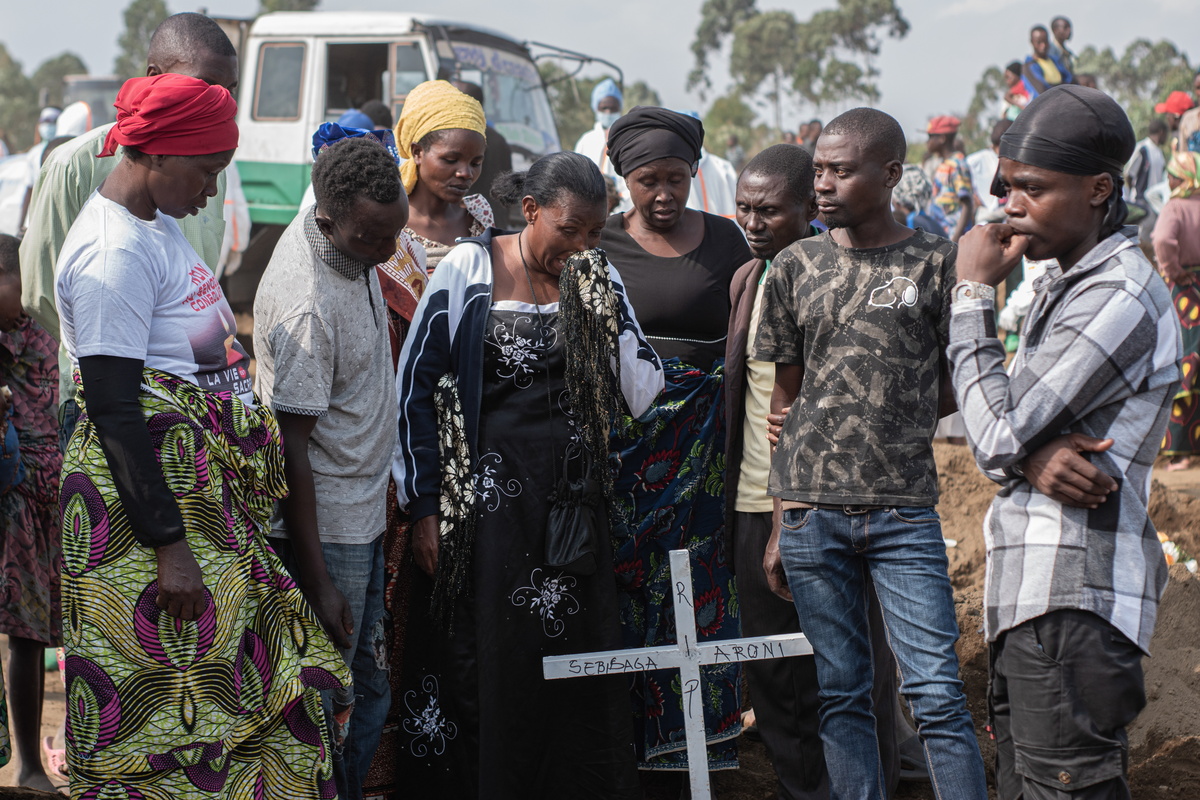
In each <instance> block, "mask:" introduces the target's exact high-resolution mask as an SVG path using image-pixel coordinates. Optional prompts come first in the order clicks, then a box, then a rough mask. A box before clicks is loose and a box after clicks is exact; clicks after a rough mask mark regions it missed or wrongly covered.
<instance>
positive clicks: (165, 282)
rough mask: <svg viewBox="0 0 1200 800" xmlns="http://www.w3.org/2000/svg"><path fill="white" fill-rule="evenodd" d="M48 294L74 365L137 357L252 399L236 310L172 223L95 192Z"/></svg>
mask: <svg viewBox="0 0 1200 800" xmlns="http://www.w3.org/2000/svg"><path fill="white" fill-rule="evenodd" d="M55 272H56V278H55V283H54V299H55V303H56V305H57V306H58V313H59V316H60V317H61V319H62V338H63V345H64V346H65V347H66V349H67V353H68V355H70V357H71V364H72V366H75V367H78V366H79V359H80V358H84V357H87V356H119V357H121V358H136V359H139V360H141V361H143V362H145V365H146V366H147V367H149V368H152V369H156V370H160V371H162V372H168V373H170V374H172V375H177V376H179V377H180V378H183V379H185V380H187V381H190V382H191V383H194V384H196V385H197V386H199V387H200V388H202V389H205V390H207V391H213V392H221V391H232V392H235V393H236V394H237V395H238V396H239V397H241V399H242V401H243V402H244V403H253V402H254V393H253V388H252V386H251V380H250V371H249V366H250V357H249V356H248V355H247V354H246V351H245V349H243V348H242V346H241V344H239V343H238V341H237V338H236V333H237V325H236V323H235V321H234V317H233V311H232V310H231V309H230V307H229V303H228V302H226V300H225V295H224V294H223V293H222V292H221V286H220V284H219V283H217V279H216V278H215V277H214V276H213V273H212V271H211V270H209V268H208V267H207V266H205V264H204V260H203V259H202V258H200V256H199V255H198V254H197V253H196V251H195V249H194V248H193V247H192V246H191V245H190V244H189V243H188V240H187V239H185V238H184V236H183V233H182V232H181V231H180V230H179V224H178V223H177V222H176V221H175V220H174V219H172V218H170V217H168V216H165V215H164V214H162V213H161V212H156V213H155V217H154V219H152V220H144V219H139V218H138V217H136V216H134V215H133V214H132V213H130V212H129V210H128V209H126V208H125V207H124V206H121V205H119V204H118V203H115V202H113V201H112V200H109V199H108V198H106V197H104V196H102V195H101V194H100V193H99V192H93V193H92V196H91V198H89V199H88V201H87V203H86V204H85V205H84V207H83V209H82V210H81V211H80V212H79V216H78V217H77V218H76V220H75V223H74V224H73V225H72V226H71V230H70V232H69V233H68V234H67V238H66V241H64V242H63V247H62V251H61V252H60V253H59V257H58V264H57V266H56V268H55Z"/></svg>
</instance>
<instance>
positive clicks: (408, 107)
mask: <svg viewBox="0 0 1200 800" xmlns="http://www.w3.org/2000/svg"><path fill="white" fill-rule="evenodd" d="M486 126H487V123H486V122H485V121H484V117H483V106H481V105H479V101H478V100H476V99H475V98H473V97H469V96H467V95H465V94H463V93H462V92H460V91H459V90H458V89H455V88H454V87H453V86H451V85H450V83H449V82H447V81H425V82H424V83H422V84H418V85H417V86H416V87H415V88H413V90H412V91H411V92H409V93H408V97H406V98H405V99H404V108H403V109H401V110H400V119H399V120H398V121H397V122H396V128H395V134H396V149H398V150H399V151H400V157H401V158H403V159H404V163H403V164H401V165H400V180H401V181H403V182H404V191H405V192H406V193H408V194H412V190H413V189H415V188H416V186H417V163H416V162H415V161H413V157H412V146H413V142H419V141H421V139H423V138H424V137H425V136H426V135H427V134H430V133H433V132H434V131H445V130H451V129H455V128H462V129H464V130H468V131H475V132H476V133H478V134H479V135H480V136H486V135H487V134H486Z"/></svg>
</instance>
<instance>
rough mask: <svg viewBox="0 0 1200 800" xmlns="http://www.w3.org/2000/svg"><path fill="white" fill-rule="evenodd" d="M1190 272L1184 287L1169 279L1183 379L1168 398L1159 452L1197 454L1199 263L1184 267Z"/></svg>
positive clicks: (1199, 447)
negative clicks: (1177, 327)
mask: <svg viewBox="0 0 1200 800" xmlns="http://www.w3.org/2000/svg"><path fill="white" fill-rule="evenodd" d="M1184 269H1186V270H1187V271H1188V272H1190V273H1191V274H1192V282H1191V283H1189V284H1188V285H1187V286H1180V285H1179V284H1177V283H1173V282H1170V281H1168V283H1167V285H1168V286H1169V287H1170V289H1171V303H1172V305H1174V306H1175V314H1176V316H1178V317H1179V332H1180V334H1181V336H1182V339H1183V363H1182V364H1181V365H1180V369H1181V370H1182V372H1183V380H1182V382H1181V383H1180V384H1179V391H1178V392H1176V394H1175V398H1174V399H1173V400H1172V401H1171V417H1170V419H1168V420H1167V432H1166V433H1165V434H1164V435H1163V442H1162V451H1163V453H1165V454H1167V455H1171V456H1192V455H1197V454H1200V387H1197V384H1196V372H1197V370H1200V286H1197V285H1196V281H1197V280H1200V266H1194V267H1184Z"/></svg>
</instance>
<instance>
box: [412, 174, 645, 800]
mask: <svg viewBox="0 0 1200 800" xmlns="http://www.w3.org/2000/svg"><path fill="white" fill-rule="evenodd" d="M496 189H497V190H496V192H495V194H496V196H497V197H503V198H504V200H505V202H506V203H507V204H509V205H511V204H512V203H518V204H519V207H520V208H521V211H522V213H523V214H524V216H525V221H526V223H527V227H526V228H525V229H524V230H523V231H522V232H521V233H519V234H509V235H500V234H498V233H494V232H488V233H485V234H484V235H483V236H481V237H478V238H474V239H468V240H466V241H464V242H462V243H460V244H459V245H458V246H457V247H456V248H454V250H452V251H451V252H450V254H449V255H448V256H446V258H445V259H444V260H443V261H442V263H441V265H440V266H439V267H438V269H437V271H436V272H434V274H433V277H432V279H431V280H430V283H429V287H428V289H427V290H426V292H425V294H424V296H423V297H422V298H421V303H420V305H419V306H418V308H417V313H416V316H415V318H414V319H413V324H412V328H411V330H410V332H409V335H408V338H407V339H406V340H405V344H404V350H403V351H402V353H401V357H400V371H399V375H398V377H397V394H398V402H399V416H400V443H401V444H400V454H399V456H398V459H397V462H396V468H395V470H394V475H395V478H396V484H397V487H398V493H399V495H400V502H401V504H402V505H405V506H406V507H407V509H408V511H409V513H410V514H411V516H412V518H413V520H414V523H413V549H414V553H415V560H416V563H417V566H418V567H419V569H418V570H415V571H414V578H413V593H412V601H411V605H410V608H411V614H410V617H409V626H408V635H409V637H410V641H411V642H413V643H414V646H412V647H409V648H408V650H407V652H406V655H405V663H404V670H405V673H406V680H405V684H406V688H405V690H404V691H403V692H401V694H400V695H399V696H398V697H397V702H400V703H404V704H405V714H406V717H407V718H406V719H405V720H404V722H403V726H404V730H405V732H406V733H408V734H409V738H410V742H409V746H408V748H407V750H406V751H405V759H406V760H405V763H404V764H402V765H401V767H400V770H401V772H402V774H404V775H405V776H406V780H407V781H408V785H409V786H410V791H412V792H413V795H414V796H422V797H424V796H429V797H433V796H444V797H461V798H474V797H486V798H489V800H491V799H492V798H499V799H501V800H503V799H506V798H513V799H514V800H516V799H517V798H521V799H522V800H524V798H548V797H572V798H597V799H599V798H605V800H608V799H609V798H636V797H639V796H640V792H639V788H638V783H637V774H636V768H635V765H634V761H633V750H632V747H631V743H632V735H631V731H630V718H629V704H628V685H627V682H626V681H625V680H623V679H621V678H620V677H619V676H606V677H588V678H582V679H578V680H563V681H547V680H544V679H543V677H542V657H543V656H547V655H561V654H569V653H579V652H590V651H595V650H604V649H611V648H614V647H617V646H618V643H619V640H620V635H619V629H618V623H617V601H616V585H615V580H614V577H613V573H612V569H611V564H612V554H611V551H610V548H609V537H608V526H607V514H606V511H607V507H608V505H609V500H610V498H611V490H610V488H609V485H610V480H611V479H610V478H609V477H608V476H610V474H611V473H610V472H609V470H608V457H609V453H608V449H609V444H608V432H609V428H610V426H611V424H612V420H613V419H614V418H615V417H616V415H617V414H618V413H623V414H633V415H635V416H637V415H640V414H641V413H642V412H643V411H645V410H646V409H647V408H648V407H649V406H650V403H651V402H652V400H653V399H654V397H655V395H657V394H658V392H659V390H660V389H661V388H662V385H663V378H662V368H661V366H660V364H659V361H658V358H657V356H655V354H654V351H653V350H652V349H651V348H650V346H649V345H648V344H647V343H646V341H645V340H644V338H643V337H642V335H641V330H640V328H639V327H638V324H637V320H636V319H635V318H634V316H633V312H632V310H631V309H630V308H629V305H628V303H626V301H625V294H624V287H623V286H622V285H621V281H620V278H619V276H618V275H617V273H616V271H615V270H614V269H613V268H612V266H611V265H609V264H608V263H607V260H606V259H605V256H604V254H603V253H602V252H601V251H598V250H595V249H593V248H595V246H596V243H597V241H598V240H599V238H600V230H601V228H602V227H603V226H604V219H605V213H606V197H605V187H604V181H603V179H602V178H601V176H600V172H599V170H598V169H597V168H596V166H595V164H593V163H592V162H591V161H589V160H588V159H587V158H586V157H584V156H581V155H578V154H576V153H566V152H563V153H555V154H553V155H549V156H546V157H544V158H542V159H539V160H538V161H537V162H535V163H534V164H533V166H532V167H531V168H530V169H529V172H528V173H519V174H515V175H507V176H501V177H500V179H498V180H497V184H496ZM585 512H586V513H585ZM585 517H586V518H585ZM422 598H426V599H425V600H422ZM431 609H432V613H430V612H431ZM418 642H419V643H421V644H422V645H423V646H422V647H419V648H418V647H417V646H415V643H418ZM435 792H436V794H435Z"/></svg>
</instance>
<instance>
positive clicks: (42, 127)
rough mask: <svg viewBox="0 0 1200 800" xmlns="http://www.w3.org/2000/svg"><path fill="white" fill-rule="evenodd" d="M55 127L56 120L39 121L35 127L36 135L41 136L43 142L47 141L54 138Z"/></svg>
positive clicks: (56, 126) (56, 125)
mask: <svg viewBox="0 0 1200 800" xmlns="http://www.w3.org/2000/svg"><path fill="white" fill-rule="evenodd" d="M57 128H58V123H56V122H39V123H38V128H37V129H38V136H40V137H41V138H42V141H43V142H48V141H50V140H51V139H53V138H54V132H55V130H56V129H57Z"/></svg>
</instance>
